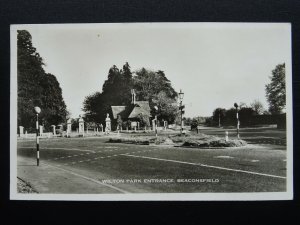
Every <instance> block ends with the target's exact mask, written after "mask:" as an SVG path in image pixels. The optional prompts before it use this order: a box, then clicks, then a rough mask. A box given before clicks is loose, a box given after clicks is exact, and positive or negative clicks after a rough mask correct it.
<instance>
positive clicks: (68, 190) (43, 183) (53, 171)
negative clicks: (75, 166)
mask: <svg viewBox="0 0 300 225" xmlns="http://www.w3.org/2000/svg"><path fill="white" fill-rule="evenodd" d="M17 168H18V169H17V176H18V178H20V179H21V180H23V181H25V182H26V183H27V184H28V185H29V186H30V187H32V188H33V189H34V190H36V191H37V192H38V193H45V194H50V193H51V194H54V193H55V194H57V193H61V194H96V193H120V192H119V191H118V190H115V189H112V188H111V187H110V186H107V185H103V184H102V183H100V182H99V181H97V180H96V179H93V178H89V177H86V176H83V175H81V174H78V173H76V172H73V171H71V170H68V169H63V168H60V167H59V166H55V165H50V164H47V163H45V162H41V163H40V165H39V166H37V165H36V161H34V160H33V159H30V158H27V157H21V156H18V166H17Z"/></svg>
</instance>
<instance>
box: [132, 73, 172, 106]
mask: <svg viewBox="0 0 300 225" xmlns="http://www.w3.org/2000/svg"><path fill="white" fill-rule="evenodd" d="M135 74H136V75H135V76H134V77H133V81H134V85H133V86H134V89H135V90H136V93H137V97H138V99H143V100H146V101H147V100H149V101H151V100H152V99H153V98H154V96H156V95H158V94H159V92H161V91H163V92H164V93H165V94H166V96H167V97H168V98H171V99H175V98H176V97H177V92H176V91H175V90H174V89H173V87H172V86H171V82H170V81H169V80H168V79H167V77H166V75H165V73H164V72H163V71H161V70H159V71H157V72H154V71H151V70H146V69H145V68H142V69H140V70H138V71H136V73H135Z"/></svg>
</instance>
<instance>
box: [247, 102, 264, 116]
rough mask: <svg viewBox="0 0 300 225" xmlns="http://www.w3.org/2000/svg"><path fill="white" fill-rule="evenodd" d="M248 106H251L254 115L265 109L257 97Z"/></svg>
mask: <svg viewBox="0 0 300 225" xmlns="http://www.w3.org/2000/svg"><path fill="white" fill-rule="evenodd" d="M250 106H251V108H252V109H253V111H254V112H255V114H256V115H261V114H263V112H264V111H265V109H264V106H263V104H262V103H261V102H260V101H259V100H257V99H256V100H254V101H253V102H252V103H251V104H250Z"/></svg>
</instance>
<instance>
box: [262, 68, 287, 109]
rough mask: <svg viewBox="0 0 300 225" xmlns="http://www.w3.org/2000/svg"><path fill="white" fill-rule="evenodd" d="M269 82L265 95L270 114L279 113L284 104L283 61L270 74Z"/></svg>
mask: <svg viewBox="0 0 300 225" xmlns="http://www.w3.org/2000/svg"><path fill="white" fill-rule="evenodd" d="M270 79H271V82H270V83H269V84H267V85H266V86H265V87H266V97H267V101H268V102H269V111H270V113H271V114H280V113H282V110H283V109H284V108H285V105H286V90H285V63H283V64H278V65H277V66H276V67H275V69H274V70H273V71H272V76H270Z"/></svg>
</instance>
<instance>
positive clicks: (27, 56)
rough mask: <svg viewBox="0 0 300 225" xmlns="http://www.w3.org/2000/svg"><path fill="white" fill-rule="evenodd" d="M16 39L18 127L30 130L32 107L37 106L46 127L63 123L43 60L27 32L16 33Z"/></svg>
mask: <svg viewBox="0 0 300 225" xmlns="http://www.w3.org/2000/svg"><path fill="white" fill-rule="evenodd" d="M17 39H18V41H17V44H18V51H17V54H18V55H17V59H18V60H17V73H18V125H21V126H24V127H25V128H26V129H30V128H31V129H34V123H35V114H34V111H33V108H34V106H39V107H41V109H42V112H41V116H40V118H41V120H42V123H43V124H44V125H45V126H46V128H49V126H50V125H52V124H58V123H61V122H63V121H64V120H65V118H66V115H67V110H66V105H65V102H64V100H63V98H62V90H61V88H60V85H59V83H58V81H57V79H56V77H55V76H54V75H52V74H47V73H45V71H44V69H43V65H44V63H43V59H42V57H41V56H40V55H39V53H38V52H37V51H36V48H34V47H33V45H32V37H31V34H30V33H29V32H28V31H26V30H18V36H17Z"/></svg>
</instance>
